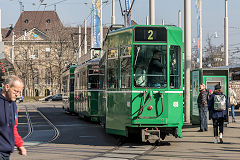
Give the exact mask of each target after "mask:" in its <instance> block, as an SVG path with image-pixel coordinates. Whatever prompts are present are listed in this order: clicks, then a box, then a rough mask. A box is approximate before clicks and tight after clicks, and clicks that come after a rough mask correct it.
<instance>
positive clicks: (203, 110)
mask: <svg viewBox="0 0 240 160" xmlns="http://www.w3.org/2000/svg"><path fill="white" fill-rule="evenodd" d="M207 112H208V107H200V108H199V116H200V130H202V131H207V130H208V120H207Z"/></svg>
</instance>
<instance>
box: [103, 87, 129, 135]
mask: <svg viewBox="0 0 240 160" xmlns="http://www.w3.org/2000/svg"><path fill="white" fill-rule="evenodd" d="M107 92H108V97H107V108H106V131H107V133H110V134H118V135H122V136H126V135H127V133H126V126H130V125H131V119H130V118H131V116H130V115H131V107H130V105H131V93H130V92H129V91H126V92H125V91H122V92H121V91H107Z"/></svg>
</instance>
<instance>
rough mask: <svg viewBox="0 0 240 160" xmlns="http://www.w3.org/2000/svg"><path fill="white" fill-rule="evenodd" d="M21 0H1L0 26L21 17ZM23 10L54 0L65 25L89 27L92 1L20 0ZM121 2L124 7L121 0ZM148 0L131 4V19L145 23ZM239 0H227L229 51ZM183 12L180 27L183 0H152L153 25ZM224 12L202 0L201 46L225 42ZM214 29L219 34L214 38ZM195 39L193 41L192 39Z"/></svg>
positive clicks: (107, 7)
mask: <svg viewBox="0 0 240 160" xmlns="http://www.w3.org/2000/svg"><path fill="white" fill-rule="evenodd" d="M19 1H20V0H0V8H1V9H2V27H8V26H9V24H13V25H15V23H16V22H17V19H18V18H19V16H20V5H19ZM21 1H22V3H23V5H24V10H25V11H43V10H54V5H53V4H54V3H56V11H57V13H58V15H59V17H60V19H61V21H62V23H63V24H64V25H66V26H78V25H82V26H83V24H84V23H83V22H84V19H87V20H88V25H89V26H90V21H91V16H90V11H91V2H92V0H42V1H43V4H46V5H40V0H21ZM102 1H103V2H104V4H103V24H104V25H106V26H109V25H110V24H111V15H112V0H102ZM115 1H116V23H117V24H123V23H124V22H123V17H122V15H121V11H120V5H119V0H115ZM120 1H121V2H122V7H123V9H124V8H125V5H124V0H120ZM195 2H196V0H191V5H192V8H191V12H192V14H191V17H192V18H191V23H192V42H193V45H194V39H196V37H197V15H196V6H195ZM148 7H149V0H135V2H134V5H133V7H132V13H131V15H132V19H133V20H134V21H136V22H137V23H138V24H146V16H148V15H149V9H148ZM239 7H240V0H228V17H229V50H230V53H231V52H233V51H234V50H236V48H237V47H239V48H240V42H239V37H240V21H239V17H240V10H239ZM179 10H180V11H181V12H182V29H183V27H184V21H183V20H184V0H155V11H156V20H155V21H156V24H161V23H162V20H163V19H164V21H165V24H169V25H177V23H178V11H179ZM224 15H225V0H202V26H203V48H204V46H205V45H206V39H207V37H208V36H210V37H211V41H212V43H213V44H214V45H220V44H223V43H224ZM215 32H216V33H217V35H218V37H217V38H216V37H214V36H213V35H215ZM195 42H196V40H195Z"/></svg>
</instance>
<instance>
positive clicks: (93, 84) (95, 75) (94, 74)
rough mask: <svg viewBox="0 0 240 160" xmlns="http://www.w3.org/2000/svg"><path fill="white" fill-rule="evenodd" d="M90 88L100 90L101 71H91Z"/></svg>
mask: <svg viewBox="0 0 240 160" xmlns="http://www.w3.org/2000/svg"><path fill="white" fill-rule="evenodd" d="M90 72H91V74H89V75H88V76H89V78H88V88H90V89H96V88H99V70H89V73H90Z"/></svg>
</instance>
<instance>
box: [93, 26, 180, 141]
mask: <svg viewBox="0 0 240 160" xmlns="http://www.w3.org/2000/svg"><path fill="white" fill-rule="evenodd" d="M182 44H183V41H182V30H181V29H180V28H178V27H175V26H165V25H164V26H163V25H135V26H132V27H128V28H123V29H118V30H115V31H111V32H109V34H108V36H107V38H106V40H105V42H104V45H103V51H102V52H103V57H102V59H101V60H100V63H99V65H100V72H101V71H104V72H105V74H104V76H101V75H100V77H99V78H100V86H101V91H100V92H99V101H98V102H99V103H98V106H99V107H100V108H102V110H104V111H105V113H104V114H103V116H104V119H103V121H104V122H103V123H104V125H105V127H106V132H107V133H109V134H116V135H122V136H128V135H129V134H132V133H137V134H138V135H140V136H141V138H142V141H143V142H146V141H149V142H151V143H152V142H155V141H160V139H164V138H165V137H166V136H167V135H169V134H172V135H174V136H175V137H182V126H183V60H182V57H183V55H182Z"/></svg>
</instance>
